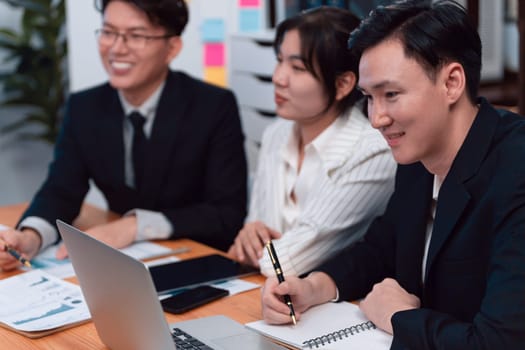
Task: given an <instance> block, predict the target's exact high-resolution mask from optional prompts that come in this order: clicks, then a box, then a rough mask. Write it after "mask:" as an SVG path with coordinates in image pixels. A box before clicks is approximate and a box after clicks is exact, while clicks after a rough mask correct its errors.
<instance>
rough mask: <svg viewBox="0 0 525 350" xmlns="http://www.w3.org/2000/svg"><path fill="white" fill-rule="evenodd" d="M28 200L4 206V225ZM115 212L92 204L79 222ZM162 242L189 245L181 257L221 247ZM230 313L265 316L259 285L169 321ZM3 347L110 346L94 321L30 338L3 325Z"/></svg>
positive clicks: (0, 217) (0, 215) (245, 318)
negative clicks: (106, 344)
mask: <svg viewBox="0 0 525 350" xmlns="http://www.w3.org/2000/svg"><path fill="white" fill-rule="evenodd" d="M25 207H26V205H25V204H20V205H12V206H6V207H0V223H2V224H4V225H11V226H12V225H15V224H16V222H17V220H18V218H19V217H20V215H21V213H22V212H23V210H24V209H25ZM115 217H116V216H115V215H113V214H109V213H107V212H105V211H102V210H100V209H97V208H95V207H92V206H84V207H83V208H82V212H81V214H80V216H79V218H78V219H77V220H76V221H75V225H76V226H78V227H80V228H82V229H85V228H87V227H90V226H92V225H94V224H96V223H103V222H107V221H108V220H111V219H113V218H115ZM161 244H163V245H165V246H167V247H170V248H177V247H180V246H186V247H189V248H190V251H189V252H187V253H183V254H179V255H177V256H178V257H179V258H181V259H187V258H193V257H197V256H202V255H207V254H210V253H217V252H218V251H217V250H215V249H213V248H210V247H208V246H205V245H203V244H200V243H197V242H194V241H192V240H188V239H180V240H176V241H163V242H161ZM12 274H13V273H5V272H0V278H5V277H7V276H10V275H12ZM244 279H245V280H247V281H250V282H254V283H258V284H261V285H262V283H263V282H264V277H263V276H261V275H256V276H249V277H246V278H244ZM220 314H222V315H226V316H228V317H230V318H232V319H234V320H236V321H238V322H240V323H246V322H251V321H255V320H258V319H260V318H261V303H260V290H259V289H255V290H251V291H248V292H244V293H241V294H237V295H233V296H228V297H226V298H222V299H219V300H217V301H214V302H212V303H210V304H207V305H205V306H201V307H199V308H196V309H193V310H191V311H189V312H186V313H184V314H182V315H172V314H168V313H166V314H165V315H166V319H167V321H168V322H177V321H182V320H188V319H193V318H198V317H204V316H211V315H220ZM0 347H1V348H2V349H17V350H25V349H49V350H71V349H75V350H84V349H107V347H105V346H104V345H103V344H102V342H101V341H100V339H99V338H98V335H97V332H96V330H95V327H94V325H93V323H92V322H89V323H86V324H83V325H80V326H77V327H74V328H70V329H66V330H64V331H61V332H58V333H54V334H51V335H48V336H46V337H43V338H39V339H29V338H26V337H24V336H22V335H19V334H17V333H15V332H12V331H9V330H7V329H4V328H0Z"/></svg>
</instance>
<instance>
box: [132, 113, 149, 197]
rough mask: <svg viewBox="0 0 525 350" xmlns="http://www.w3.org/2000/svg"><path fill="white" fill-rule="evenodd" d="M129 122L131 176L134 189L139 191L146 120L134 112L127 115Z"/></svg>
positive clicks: (142, 171)
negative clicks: (131, 141)
mask: <svg viewBox="0 0 525 350" xmlns="http://www.w3.org/2000/svg"><path fill="white" fill-rule="evenodd" d="M129 120H130V121H131V124H133V143H132V146H131V155H132V159H133V175H134V177H135V188H136V189H139V188H140V186H141V185H142V180H143V179H142V178H143V173H144V162H145V160H146V144H147V140H146V135H145V134H144V123H145V122H146V118H144V116H143V115H142V114H140V113H139V112H137V111H135V112H132V113H131V114H130V115H129Z"/></svg>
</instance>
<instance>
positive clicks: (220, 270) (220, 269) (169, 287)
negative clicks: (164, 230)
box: [149, 254, 259, 294]
mask: <svg viewBox="0 0 525 350" xmlns="http://www.w3.org/2000/svg"><path fill="white" fill-rule="evenodd" d="M149 271H150V273H151V277H152V278H153V283H154V284H155V289H156V290H157V293H158V294H166V293H171V292H174V291H177V290H181V289H186V288H191V287H196V286H198V285H202V284H210V283H216V282H220V281H225V280H228V279H232V278H238V277H242V276H247V275H253V274H256V273H258V272H259V270H258V269H256V268H254V267H251V266H247V265H243V264H240V263H238V262H236V261H234V260H231V259H228V258H226V257H224V256H222V255H219V254H212V255H206V256H202V257H199V258H194V259H186V260H181V261H177V262H173V263H169V264H165V265H157V266H152V267H150V268H149Z"/></svg>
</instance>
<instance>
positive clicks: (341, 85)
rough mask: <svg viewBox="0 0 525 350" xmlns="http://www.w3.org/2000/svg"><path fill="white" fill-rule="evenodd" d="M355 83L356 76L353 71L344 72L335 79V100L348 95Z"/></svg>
mask: <svg viewBox="0 0 525 350" xmlns="http://www.w3.org/2000/svg"><path fill="white" fill-rule="evenodd" d="M355 84H356V76H355V74H354V72H351V71H348V72H344V73H343V74H341V75H340V76H338V77H337V79H336V80H335V88H336V94H335V100H336V101H341V100H342V99H343V98H345V97H346V96H348V95H349V94H350V93H351V92H352V90H353V89H354V87H355Z"/></svg>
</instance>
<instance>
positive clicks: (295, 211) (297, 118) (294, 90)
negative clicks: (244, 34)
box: [229, 7, 396, 275]
mask: <svg viewBox="0 0 525 350" xmlns="http://www.w3.org/2000/svg"><path fill="white" fill-rule="evenodd" d="M358 25H359V19H358V18H357V17H355V16H354V15H353V14H351V13H350V12H348V11H347V10H343V9H339V8H334V7H320V8H317V9H315V10H311V11H308V12H303V13H301V14H299V15H298V16H295V17H293V18H289V19H287V20H285V21H284V22H282V23H281V24H280V25H279V26H278V28H277V32H276V39H275V43H274V48H275V52H276V56H277V66H276V68H275V71H274V74H273V84H274V88H275V103H276V105H277V114H278V115H279V116H280V119H279V120H278V121H276V122H275V123H274V124H272V125H270V126H269V127H268V128H267V129H266V130H265V132H264V135H263V139H262V146H261V150H260V153H259V161H258V168H257V173H256V177H255V180H254V185H253V190H252V193H251V199H250V208H249V213H248V217H247V219H246V222H245V225H244V227H243V228H242V229H241V231H240V232H239V234H238V235H237V237H236V239H235V242H234V244H233V245H232V246H231V248H230V250H229V254H230V255H231V256H232V257H233V258H234V259H237V260H239V261H242V262H245V263H248V264H251V265H253V266H257V267H259V268H260V269H261V272H262V273H263V274H265V275H273V274H274V271H273V269H272V264H271V262H270V260H269V258H268V256H267V254H265V251H264V244H265V243H266V242H267V241H268V240H273V243H274V246H275V249H276V251H277V255H278V256H279V260H280V263H281V267H282V269H283V271H284V274H285V275H287V274H290V275H299V274H302V273H305V272H307V271H309V270H310V269H311V268H313V267H315V266H317V265H319V264H320V263H321V262H323V261H324V260H326V259H327V258H329V257H330V256H332V255H334V254H335V253H336V252H338V251H339V250H341V249H342V248H344V247H345V246H347V245H349V244H352V243H353V242H355V241H357V240H358V239H360V238H361V236H362V235H363V234H364V232H365V231H366V229H367V227H368V226H369V224H370V222H371V221H372V219H373V218H374V217H375V216H377V215H380V214H382V213H383V211H384V209H385V205H386V202H387V200H388V198H389V196H390V194H391V193H392V191H393V187H394V174H395V169H396V163H395V161H394V159H393V158H392V155H391V153H390V150H389V147H388V145H387V144H386V142H385V140H384V139H383V137H382V136H381V135H380V133H379V132H378V131H377V130H374V129H373V128H372V127H371V126H370V124H369V122H368V120H367V118H366V117H365V116H364V115H363V112H362V108H359V107H358V106H357V105H360V104H359V103H358V101H359V99H360V98H361V94H360V92H359V91H358V90H357V89H356V88H355V87H356V83H357V79H358V76H357V75H358V73H357V72H358V58H356V57H354V56H353V55H352V52H350V51H349V50H348V49H347V48H346V46H347V40H348V36H349V34H350V32H351V31H352V30H353V29H354V28H356V27H357V26H358Z"/></svg>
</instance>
